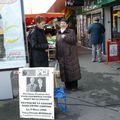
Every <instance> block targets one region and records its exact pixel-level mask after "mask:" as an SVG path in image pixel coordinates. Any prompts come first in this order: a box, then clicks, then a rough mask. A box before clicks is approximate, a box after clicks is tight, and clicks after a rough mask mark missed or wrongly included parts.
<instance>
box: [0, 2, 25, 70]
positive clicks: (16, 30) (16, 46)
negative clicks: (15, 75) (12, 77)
mask: <svg viewBox="0 0 120 120" xmlns="http://www.w3.org/2000/svg"><path fill="white" fill-rule="evenodd" d="M22 7H23V6H22V0H0V70H2V69H11V68H19V67H24V66H26V52H25V41H24V29H23V23H24V19H23V9H22Z"/></svg>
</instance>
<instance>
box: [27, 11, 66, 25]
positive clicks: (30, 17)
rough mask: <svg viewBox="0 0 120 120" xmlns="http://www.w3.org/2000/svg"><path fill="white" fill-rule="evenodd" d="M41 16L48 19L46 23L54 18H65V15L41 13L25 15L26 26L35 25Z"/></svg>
mask: <svg viewBox="0 0 120 120" xmlns="http://www.w3.org/2000/svg"><path fill="white" fill-rule="evenodd" d="M37 16H41V17H44V18H46V22H49V21H50V20H51V19H53V18H58V17H63V16H64V13H40V14H25V19H26V26H29V25H33V24H35V18H36V17H37Z"/></svg>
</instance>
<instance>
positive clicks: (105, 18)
mask: <svg viewBox="0 0 120 120" xmlns="http://www.w3.org/2000/svg"><path fill="white" fill-rule="evenodd" d="M76 13H77V26H78V29H77V34H78V42H79V43H80V44H81V45H82V46H85V47H89V48H91V42H90V39H89V35H88V34H87V29H88V27H89V25H90V24H92V23H93V19H94V17H98V18H99V19H100V22H101V23H102V24H103V25H104V26H105V29H106V32H105V36H104V42H103V52H104V54H105V44H106V41H107V40H108V39H111V40H112V41H116V40H117V41H118V40H120V1H119V0H84V6H83V7H82V8H79V9H77V10H76Z"/></svg>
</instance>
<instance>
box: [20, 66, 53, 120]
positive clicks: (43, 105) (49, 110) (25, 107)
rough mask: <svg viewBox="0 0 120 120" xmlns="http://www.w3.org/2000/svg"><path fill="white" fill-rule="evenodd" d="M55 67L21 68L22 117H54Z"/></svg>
mask: <svg viewBox="0 0 120 120" xmlns="http://www.w3.org/2000/svg"><path fill="white" fill-rule="evenodd" d="M53 71H54V68H51V67H48V68H44V67H41V68H20V69H19V92H20V93H19V99H20V100H19V106H20V118H38V119H49V120H50V119H54V78H53Z"/></svg>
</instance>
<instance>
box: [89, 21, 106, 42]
mask: <svg viewBox="0 0 120 120" xmlns="http://www.w3.org/2000/svg"><path fill="white" fill-rule="evenodd" d="M104 32H105V28H104V26H103V25H102V24H101V23H93V24H92V25H90V27H89V28H88V33H89V34H91V36H90V40H91V43H92V44H102V42H103V34H104Z"/></svg>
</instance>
